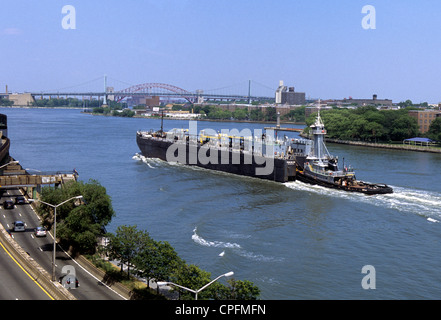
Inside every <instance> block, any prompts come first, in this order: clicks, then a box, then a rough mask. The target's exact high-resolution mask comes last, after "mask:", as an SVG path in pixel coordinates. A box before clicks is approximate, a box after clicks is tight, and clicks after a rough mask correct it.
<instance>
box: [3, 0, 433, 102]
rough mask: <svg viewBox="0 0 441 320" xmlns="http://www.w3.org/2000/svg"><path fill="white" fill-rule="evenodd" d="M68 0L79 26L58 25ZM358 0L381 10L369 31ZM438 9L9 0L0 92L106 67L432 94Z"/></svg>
mask: <svg viewBox="0 0 441 320" xmlns="http://www.w3.org/2000/svg"><path fill="white" fill-rule="evenodd" d="M64 5H73V6H74V7H75V9H76V29H75V30H65V29H63V28H62V24H61V21H62V19H63V17H64V16H65V14H62V12H61V10H62V7H63V6H64ZM365 5H373V6H374V7H375V9H376V29H375V30H372V29H370V30H366V29H363V28H362V24H361V22H362V19H363V17H365V16H366V14H363V13H362V12H361V11H362V8H363V6H365ZM440 15H441V1H438V0H422V1H421V0H420V1H416V0H413V1H410V0H399V1H398V0H397V1H395V0H394V1H392V0H378V1H376V0H373V1H367V0H366V1H359V0H340V1H337V0H336V1H329V0H327V1H325V0H157V1H145V0H125V1H122V0H119V1H117V0H106V1H104V0H93V1H90V0H89V1H86V0H82V1H79V0H38V1H35V0H15V1H12V0H10V1H5V0H4V1H2V4H1V9H0V41H1V47H0V92H3V91H4V86H5V84H8V86H9V89H10V90H11V91H40V90H50V89H60V88H64V87H70V86H73V85H76V84H80V83H84V82H87V81H89V80H92V79H96V78H98V77H102V76H103V75H104V74H107V75H108V77H109V79H117V80H119V81H121V83H116V82H114V83H110V84H112V85H115V86H119V89H122V88H123V87H124V83H126V84H139V83H146V82H162V83H169V84H173V85H176V86H179V87H182V88H184V89H187V90H189V91H194V90H196V89H205V90H208V89H214V88H219V87H224V86H230V85H234V84H239V83H246V82H247V81H248V80H249V79H251V80H254V81H256V82H258V83H261V84H264V85H266V86H268V87H271V88H276V87H277V85H278V81H279V80H284V81H285V84H286V85H289V86H295V88H296V90H297V91H302V92H306V95H307V96H311V97H314V98H322V99H328V98H344V97H349V96H352V97H354V98H367V97H371V96H372V94H374V93H376V94H378V98H389V99H393V101H394V102H399V101H402V100H405V99H411V100H413V101H414V102H422V101H428V102H429V103H437V102H440V101H441V90H440V89H441V18H440ZM112 81H113V80H112ZM112 81H111V80H109V82H112ZM99 83H100V82H99V81H95V82H94V83H91V84H90V86H91V87H93V88H91V89H95V88H98V87H97V86H99V85H100V84H99ZM256 89H257V88H256Z"/></svg>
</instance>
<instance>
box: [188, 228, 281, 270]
mask: <svg viewBox="0 0 441 320" xmlns="http://www.w3.org/2000/svg"><path fill="white" fill-rule="evenodd" d="M196 231H197V227H195V228H194V229H193V235H192V236H191V238H192V239H193V241H194V242H195V243H197V244H199V245H201V246H205V247H215V248H228V249H232V250H233V252H234V253H236V254H238V255H239V256H241V257H244V258H247V259H250V260H254V261H260V262H280V261H283V260H284V259H283V258H275V257H267V256H264V255H262V254H254V253H253V252H249V251H247V250H244V249H243V248H242V247H241V245H239V244H237V243H234V242H233V243H231V242H222V241H208V240H205V239H204V238H202V237H201V236H200V235H198V234H197V232H196ZM224 255H225V250H224V251H222V252H221V253H220V254H219V256H220V257H222V256H224Z"/></svg>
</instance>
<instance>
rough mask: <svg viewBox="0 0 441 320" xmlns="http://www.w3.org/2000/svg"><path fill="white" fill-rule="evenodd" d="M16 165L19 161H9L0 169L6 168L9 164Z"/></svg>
mask: <svg viewBox="0 0 441 320" xmlns="http://www.w3.org/2000/svg"><path fill="white" fill-rule="evenodd" d="M18 163H20V161H18V160H15V161H11V162H8V163H6V164H4V165H2V166H0V169H2V168H4V167H7V166H9V165H10V164H18Z"/></svg>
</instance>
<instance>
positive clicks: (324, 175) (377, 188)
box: [296, 110, 393, 195]
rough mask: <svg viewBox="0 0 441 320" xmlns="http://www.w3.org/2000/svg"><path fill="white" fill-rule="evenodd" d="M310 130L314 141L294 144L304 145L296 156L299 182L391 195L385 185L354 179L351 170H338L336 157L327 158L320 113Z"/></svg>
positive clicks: (327, 153)
mask: <svg viewBox="0 0 441 320" xmlns="http://www.w3.org/2000/svg"><path fill="white" fill-rule="evenodd" d="M311 131H312V132H311V133H312V136H313V140H309V141H308V140H306V141H303V142H302V141H298V142H297V143H298V145H304V146H305V147H304V149H303V150H304V151H303V152H302V153H303V154H299V155H298V156H296V164H297V167H296V171H297V174H296V178H297V179H298V180H300V181H302V182H306V183H310V184H314V185H321V186H324V187H328V188H335V189H341V190H345V191H350V192H361V193H365V194H368V195H372V194H385V193H393V189H392V188H391V187H389V186H388V185H385V184H373V183H367V182H364V181H359V180H357V179H356V177H355V173H354V170H353V169H351V168H349V169H348V168H346V167H345V168H343V169H339V168H338V158H337V157H333V156H331V155H330V153H329V152H328V149H327V148H326V145H325V143H324V137H325V135H326V129H325V126H324V124H323V121H322V119H321V117H320V110H319V112H318V115H317V118H316V121H315V123H314V124H313V125H311Z"/></svg>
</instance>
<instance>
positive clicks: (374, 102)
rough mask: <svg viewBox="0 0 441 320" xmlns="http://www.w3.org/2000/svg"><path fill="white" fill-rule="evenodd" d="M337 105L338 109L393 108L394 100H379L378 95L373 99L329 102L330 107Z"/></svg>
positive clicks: (350, 98)
mask: <svg viewBox="0 0 441 320" xmlns="http://www.w3.org/2000/svg"><path fill="white" fill-rule="evenodd" d="M330 104H332V105H336V106H337V107H351V106H352V107H355V108H357V107H363V106H376V107H387V108H392V105H393V103H392V100H389V99H378V97H377V95H376V94H374V95H372V99H353V98H352V97H349V98H348V99H346V98H344V99H342V100H333V101H328V105H330Z"/></svg>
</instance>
